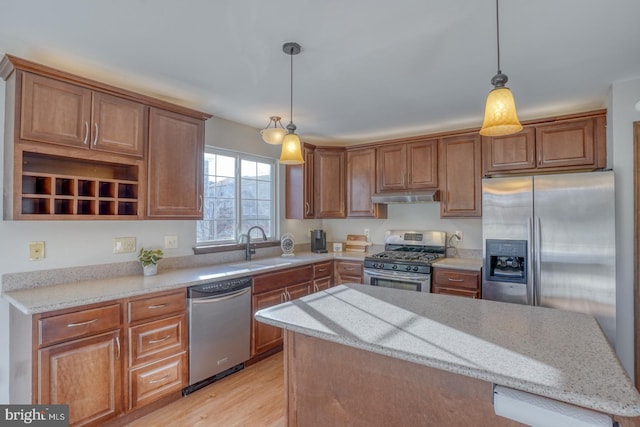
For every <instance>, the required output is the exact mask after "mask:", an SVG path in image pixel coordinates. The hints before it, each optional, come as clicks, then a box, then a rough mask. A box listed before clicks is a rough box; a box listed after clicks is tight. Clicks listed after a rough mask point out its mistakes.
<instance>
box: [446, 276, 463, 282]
mask: <svg viewBox="0 0 640 427" xmlns="http://www.w3.org/2000/svg"><path fill="white" fill-rule="evenodd" d="M447 280H448V281H450V282H464V279H453V278H451V277H448V278H447Z"/></svg>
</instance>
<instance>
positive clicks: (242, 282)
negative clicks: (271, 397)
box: [182, 277, 251, 395]
mask: <svg viewBox="0 0 640 427" xmlns="http://www.w3.org/2000/svg"><path fill="white" fill-rule="evenodd" d="M187 302H188V310H189V386H188V387H186V388H185V389H184V390H183V391H182V394H183V395H186V394H189V393H191V392H193V391H195V390H198V389H200V388H202V387H204V386H206V385H208V384H210V383H212V382H214V381H216V380H218V379H220V378H223V377H225V376H226V375H229V374H231V373H233V372H236V371H239V370H240V369H243V368H244V362H245V361H247V360H248V359H249V357H250V339H251V277H241V278H236V279H228V280H221V281H216V282H211V283H206V284H202V285H196V286H191V287H189V288H187Z"/></svg>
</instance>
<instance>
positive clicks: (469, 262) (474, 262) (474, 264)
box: [431, 257, 482, 271]
mask: <svg viewBox="0 0 640 427" xmlns="http://www.w3.org/2000/svg"><path fill="white" fill-rule="evenodd" d="M431 265H432V266H433V267H443V268H451V269H454V270H470V271H480V270H481V269H482V259H480V258H452V257H448V258H442V259H440V260H438V261H436V262H434V263H433V264H431Z"/></svg>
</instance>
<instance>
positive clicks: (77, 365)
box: [37, 329, 124, 426]
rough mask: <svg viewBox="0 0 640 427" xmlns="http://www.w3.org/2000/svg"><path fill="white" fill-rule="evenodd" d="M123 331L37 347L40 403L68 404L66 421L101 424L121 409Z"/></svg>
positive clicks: (77, 423)
mask: <svg viewBox="0 0 640 427" xmlns="http://www.w3.org/2000/svg"><path fill="white" fill-rule="evenodd" d="M121 336H122V330H121V329H116V330H114V331H111V332H107V333H102V334H98V335H95V336H91V337H87V338H79V339H74V340H71V341H68V342H65V343H62V344H56V345H53V346H49V347H44V348H42V349H39V350H38V352H37V353H38V356H37V361H38V367H39V375H38V378H37V387H38V396H37V403H39V404H54V405H55V404H68V405H69V424H70V425H72V426H83V425H91V424H100V423H102V422H105V421H107V420H110V419H112V418H115V417H116V416H118V415H119V414H120V413H122V412H123V409H124V405H123V386H122V378H123V375H122V372H123V360H124V355H123V353H122V344H121V343H122V340H121Z"/></svg>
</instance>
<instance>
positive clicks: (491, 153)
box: [482, 127, 536, 175]
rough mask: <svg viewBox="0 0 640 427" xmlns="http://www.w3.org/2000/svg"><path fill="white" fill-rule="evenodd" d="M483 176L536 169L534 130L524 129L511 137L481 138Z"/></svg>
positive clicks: (530, 128)
mask: <svg viewBox="0 0 640 427" xmlns="http://www.w3.org/2000/svg"><path fill="white" fill-rule="evenodd" d="M482 159H483V172H484V175H489V174H491V173H492V172H504V171H514V170H517V171H521V170H527V169H534V168H535V167H536V130H535V128H533V127H529V128H525V129H524V130H523V131H522V132H518V133H516V134H513V135H505V136H494V137H486V136H485V137H482Z"/></svg>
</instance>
